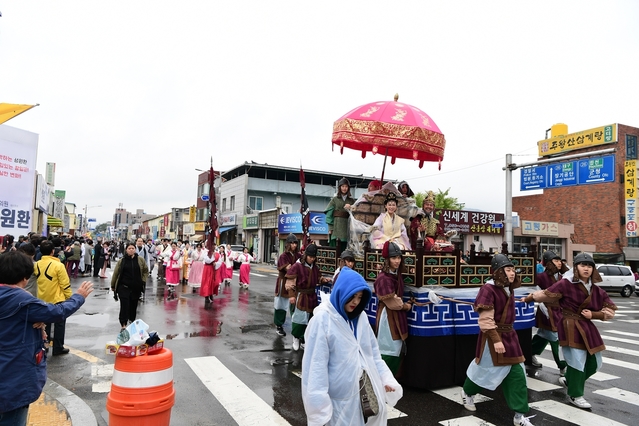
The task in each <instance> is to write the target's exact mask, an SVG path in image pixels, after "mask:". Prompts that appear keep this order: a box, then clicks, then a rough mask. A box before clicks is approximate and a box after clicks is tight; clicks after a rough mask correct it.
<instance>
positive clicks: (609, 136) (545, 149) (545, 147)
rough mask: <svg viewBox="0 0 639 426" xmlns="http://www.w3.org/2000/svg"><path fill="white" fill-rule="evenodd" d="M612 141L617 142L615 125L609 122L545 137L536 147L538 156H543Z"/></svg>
mask: <svg viewBox="0 0 639 426" xmlns="http://www.w3.org/2000/svg"><path fill="white" fill-rule="evenodd" d="M614 142H617V125H616V124H610V125H608V126H601V127H596V128H594V129H590V130H584V131H583V132H577V133H570V134H568V135H560V136H555V137H554V138H551V139H545V140H542V141H539V142H537V148H538V151H539V156H540V157H545V156H548V155H556V154H561V153H563V152H568V151H574V150H576V149H583V148H590V147H593V146H597V145H603V144H608V143H614Z"/></svg>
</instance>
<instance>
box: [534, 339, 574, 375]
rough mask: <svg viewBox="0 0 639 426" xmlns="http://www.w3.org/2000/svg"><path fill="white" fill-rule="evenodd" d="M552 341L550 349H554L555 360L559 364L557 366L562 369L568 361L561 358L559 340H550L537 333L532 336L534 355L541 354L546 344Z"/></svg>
mask: <svg viewBox="0 0 639 426" xmlns="http://www.w3.org/2000/svg"><path fill="white" fill-rule="evenodd" d="M548 343H550V349H551V350H552V357H553V358H554V360H555V364H557V368H559V369H560V370H561V369H562V368H566V365H567V364H566V361H563V360H561V359H560V358H559V342H551V341H550V340H546V339H544V338H543V337H541V336H540V335H539V334H535V335H534V336H533V338H532V343H531V347H532V354H533V355H541V353H542V352H543V351H544V349H545V348H546V345H547V344H548Z"/></svg>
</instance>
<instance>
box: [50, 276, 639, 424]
mask: <svg viewBox="0 0 639 426" xmlns="http://www.w3.org/2000/svg"><path fill="white" fill-rule="evenodd" d="M274 275H275V268H274V267H273V266H271V265H254V266H253V275H252V278H251V287H250V290H248V291H244V290H240V289H239V286H238V281H237V275H236V276H235V277H234V279H233V282H232V284H231V285H230V286H222V290H221V291H222V294H221V295H220V296H219V297H216V298H215V301H214V303H213V304H212V306H205V304H204V300H203V298H201V297H200V296H198V295H196V294H192V293H191V291H190V288H189V287H188V286H183V287H182V286H179V287H178V292H177V293H178V297H176V298H175V299H170V298H167V293H166V291H165V288H164V283H163V281H160V282H158V281H157V280H155V279H150V280H149V282H148V283H147V292H146V302H145V303H141V304H140V307H139V309H138V318H142V319H143V320H144V321H145V322H147V323H148V324H149V325H150V328H151V329H152V330H157V331H158V332H159V334H160V335H161V336H166V341H165V346H166V347H168V348H169V349H171V350H172V351H173V356H174V359H173V368H174V388H175V390H176V403H175V406H174V407H173V410H172V420H171V424H172V425H235V424H238V421H236V419H238V413H237V412H233V413H230V412H229V411H228V410H227V409H225V408H224V407H223V406H222V404H221V403H220V402H219V401H218V399H217V398H216V397H214V396H213V395H212V394H211V392H210V391H209V390H208V389H207V387H206V385H205V383H204V382H203V379H201V378H200V377H198V375H197V374H195V373H194V371H193V369H192V368H191V367H190V366H189V364H188V363H187V360H192V359H196V358H200V357H210V356H215V357H217V359H218V360H219V361H220V362H221V363H222V364H223V365H224V367H226V368H227V369H228V370H229V371H230V372H231V373H232V374H233V375H235V376H236V377H237V378H238V379H239V380H240V381H241V382H243V383H244V384H245V385H246V386H248V388H250V391H252V392H253V393H254V394H256V395H257V396H258V397H259V398H261V399H262V400H263V401H264V402H265V403H266V404H268V405H269V406H271V407H273V408H274V409H275V410H276V411H277V412H278V413H279V414H280V415H281V416H282V417H283V418H284V419H286V421H287V422H288V423H290V424H291V425H305V424H306V419H305V415H304V409H303V406H302V400H301V396H300V392H301V381H300V378H299V377H298V374H300V369H301V357H302V354H303V352H302V351H300V352H295V351H292V349H291V343H292V337H291V335H290V317H289V318H288V319H287V324H286V325H285V330H286V331H287V333H289V334H288V335H287V336H286V337H283V338H282V337H279V336H277V335H276V333H275V328H274V326H273V325H272V315H273V297H272V292H273V288H274V282H275V277H274ZM85 279H89V280H91V281H93V282H94V283H95V286H96V290H95V291H94V293H93V294H92V295H91V296H90V297H89V298H88V300H87V302H86V303H85V305H84V306H83V307H82V308H81V310H80V311H79V312H78V313H76V314H75V315H74V316H72V317H71V318H70V319H69V320H68V321H67V335H66V345H67V346H68V347H70V348H72V352H74V353H72V354H69V355H65V356H59V357H52V358H50V359H49V365H48V374H49V378H51V379H52V380H54V381H55V382H57V383H58V384H60V385H61V386H64V387H65V388H67V389H69V390H71V391H72V392H74V393H75V394H76V395H78V396H79V397H80V398H81V399H82V400H84V401H85V402H86V403H87V404H88V405H89V406H90V407H91V409H92V410H93V412H94V413H95V416H96V419H97V421H98V424H99V425H107V424H108V413H107V411H106V408H105V404H106V396H107V394H106V392H108V389H109V381H110V378H111V374H112V370H111V369H110V365H112V364H113V362H114V357H113V356H112V355H106V354H105V351H104V346H105V344H106V342H108V341H110V340H115V337H116V335H117V333H118V331H119V328H120V327H119V324H118V310H119V303H117V302H115V301H114V300H113V298H112V296H113V294H112V293H111V292H107V291H106V288H107V287H108V285H109V282H110V279H108V280H104V279H102V280H101V279H98V278H85ZM80 282H81V279H80V278H78V279H77V280H73V281H72V285H73V287H74V288H77V286H79V284H80ZM613 298H614V301H615V302H616V303H619V304H620V306H621V305H623V306H624V308H625V309H628V310H630V311H631V312H632V309H639V298H638V297H637V296H634V295H633V296H632V297H631V298H629V299H623V298H621V297H619V296H616V295H615V296H613ZM637 312H639V311H637ZM620 318H621V317H620ZM623 318H624V319H625V320H630V321H632V320H636V319H639V314H634V313H633V314H629V315H626V316H624V317H623ZM599 329H600V330H602V334H603V331H605V330H617V331H622V332H627V333H631V334H632V333H639V325H638V324H637V323H632V322H622V321H615V324H612V323H611V324H605V325H602V326H600V327H599ZM618 336H619V337H623V336H622V335H618ZM629 339H631V340H632V339H634V340H635V341H639V338H633V337H630V338H629ZM606 343H607V344H608V345H614V346H625V347H627V348H634V349H635V352H636V350H637V349H639V347H637V346H636V345H637V344H639V342H638V343H630V344H625V343H619V342H606ZM435 350H436V349H435ZM635 352H633V351H632V349H629V352H628V351H627V350H626V351H621V352H618V353H613V352H610V351H607V352H606V353H605V354H604V356H605V357H609V358H614V359H618V360H620V361H621V362H622V363H627V364H629V365H634V366H635V367H634V368H639V367H637V361H638V357H637V355H638V354H637V353H635ZM543 356H544V357H545V358H546V359H548V360H550V359H551V357H550V355H549V353H545V354H544V355H543ZM623 365H625V364H623ZM433 368H434V369H436V368H437V366H436V365H434V366H433ZM528 372H529V375H530V376H531V377H535V378H536V379H538V380H540V381H541V382H544V383H548V384H555V383H556V379H557V378H558V374H557V370H554V369H552V367H551V366H550V367H544V368H543V369H541V370H535V369H528ZM602 372H606V373H608V374H610V375H613V377H616V378H615V379H609V380H606V381H595V380H589V381H588V382H587V383H586V397H587V399H588V400H589V401H590V402H591V403H592V404H593V410H592V411H591V412H592V413H594V414H596V415H599V416H601V417H602V418H604V419H611V420H614V421H616V422H619V423H622V424H628V425H630V424H639V422H635V420H634V419H635V418H637V413H639V405H635V404H633V403H628V402H624V401H619V400H617V399H615V398H611V397H609V396H601V395H596V394H593V392H594V391H596V390H597V389H601V388H618V389H622V390H624V391H626V392H630V393H634V394H635V395H639V381H638V380H637V377H638V376H639V370H637V369H633V367H630V368H628V366H627V365H626V366H624V367H620V366H615V365H610V364H607V363H606V362H605V361H604V368H603V369H602ZM529 388H530V383H529ZM229 392H232V390H229ZM486 395H487V396H489V397H490V398H493V400H492V401H489V402H484V403H482V404H478V411H477V412H476V413H470V412H468V411H466V410H465V409H464V408H463V406H462V405H460V404H459V403H458V402H457V401H456V400H451V399H448V398H446V397H445V396H443V393H442V392H439V393H435V392H430V391H424V390H416V389H408V388H405V389H404V398H403V399H402V400H401V401H400V402H399V403H398V405H397V407H396V408H397V409H398V410H400V411H401V412H403V413H405V414H406V415H407V416H406V417H401V418H396V419H392V420H389V424H391V425H429V424H433V425H436V424H449V425H454V424H461V423H459V421H458V420H453V419H458V418H461V417H468V416H469V415H471V414H474V416H475V417H476V418H477V419H476V420H477V422H476V423H472V424H484V425H489V424H494V425H502V424H503V425H506V424H508V425H509V424H512V412H511V411H510V410H509V409H508V408H507V406H506V403H505V400H504V398H503V396H502V394H501V390H500V389H497V391H496V392H488V393H486ZM250 397H251V395H247V401H248V398H250ZM453 399H455V398H453ZM529 400H530V402H531V404H532V405H534V404H535V402H539V401H551V402H553V401H554V402H556V403H558V404H559V406H558V407H559V408H556V409H555V412H553V414H557V415H552V414H548V413H545V412H543V411H539V410H534V409H533V410H531V412H530V414H537V417H536V418H534V419H532V421H533V423H534V424H537V425H562V426H563V425H574V424H597V425H598V426H599V425H603V424H606V423H605V421H604V422H599V421H596V419H587V420H581V421H577V422H576V423H575V422H571V421H569V420H573V421H575V417H571V414H570V413H571V411H570V410H571V409H572V407H571V406H569V405H568V404H566V398H565V391H564V390H563V389H560V388H557V389H549V390H544V391H534V390H529ZM564 407H568V411H567V413H568V414H565V415H564V414H563V411H562V410H563V409H564ZM577 410H578V409H577ZM559 411H562V413H561V414H559ZM579 411H581V410H579ZM551 412H552V410H551ZM466 420H470V419H466ZM440 422H441V423H440ZM482 422H483V423H482ZM610 424H613V423H610Z"/></svg>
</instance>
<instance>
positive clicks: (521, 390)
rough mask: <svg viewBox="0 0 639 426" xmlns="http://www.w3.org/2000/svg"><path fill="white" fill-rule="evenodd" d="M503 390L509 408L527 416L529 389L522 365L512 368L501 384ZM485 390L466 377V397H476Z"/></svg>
mask: <svg viewBox="0 0 639 426" xmlns="http://www.w3.org/2000/svg"><path fill="white" fill-rule="evenodd" d="M501 389H502V391H503V392H504V398H506V404H508V407H509V408H510V409H511V410H513V411H514V412H516V413H521V414H526V413H527V412H528V410H530V408H529V407H528V387H526V373H525V372H524V370H523V368H521V365H520V364H515V365H513V366H511V367H510V372H509V373H508V375H507V376H506V377H505V378H504V380H503V381H502V382H501ZM482 390H483V388H482V387H481V386H479V385H478V384H476V383H475V382H473V381H472V380H470V379H469V378H468V377H466V381H465V382H464V392H466V395H471V396H472V395H476V394H478V393H480V392H481V391H482Z"/></svg>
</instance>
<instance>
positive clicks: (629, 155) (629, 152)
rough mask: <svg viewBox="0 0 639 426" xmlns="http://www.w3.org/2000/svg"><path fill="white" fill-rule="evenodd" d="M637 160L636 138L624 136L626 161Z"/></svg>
mask: <svg viewBox="0 0 639 426" xmlns="http://www.w3.org/2000/svg"><path fill="white" fill-rule="evenodd" d="M636 159H637V137H636V136H635V135H626V160H636Z"/></svg>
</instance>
